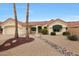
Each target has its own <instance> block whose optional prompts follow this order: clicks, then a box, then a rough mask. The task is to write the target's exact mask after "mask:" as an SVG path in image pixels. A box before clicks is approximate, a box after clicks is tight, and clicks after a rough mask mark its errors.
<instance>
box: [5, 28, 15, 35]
mask: <svg viewBox="0 0 79 59" xmlns="http://www.w3.org/2000/svg"><path fill="white" fill-rule="evenodd" d="M4 34H15V28H13V27H10V28H6V29H4Z"/></svg>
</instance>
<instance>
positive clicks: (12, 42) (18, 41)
mask: <svg viewBox="0 0 79 59" xmlns="http://www.w3.org/2000/svg"><path fill="white" fill-rule="evenodd" d="M33 40H34V38H29V39H26V37H19V38H10V39H8V40H7V41H5V42H4V43H3V44H2V45H0V52H1V51H5V50H8V49H11V48H14V47H17V46H19V45H22V44H24V43H29V42H32V41H33Z"/></svg>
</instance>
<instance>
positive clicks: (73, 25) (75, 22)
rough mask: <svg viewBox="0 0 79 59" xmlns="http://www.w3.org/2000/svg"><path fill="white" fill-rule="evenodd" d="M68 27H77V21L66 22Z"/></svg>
mask: <svg viewBox="0 0 79 59" xmlns="http://www.w3.org/2000/svg"><path fill="white" fill-rule="evenodd" d="M67 25H68V26H69V27H79V21H74V22H67Z"/></svg>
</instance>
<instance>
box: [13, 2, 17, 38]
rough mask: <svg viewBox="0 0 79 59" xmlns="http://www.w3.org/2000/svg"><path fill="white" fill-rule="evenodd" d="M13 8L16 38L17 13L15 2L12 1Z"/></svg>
mask: <svg viewBox="0 0 79 59" xmlns="http://www.w3.org/2000/svg"><path fill="white" fill-rule="evenodd" d="M13 9H14V17H15V38H18V20H17V13H16V4H15V3H13Z"/></svg>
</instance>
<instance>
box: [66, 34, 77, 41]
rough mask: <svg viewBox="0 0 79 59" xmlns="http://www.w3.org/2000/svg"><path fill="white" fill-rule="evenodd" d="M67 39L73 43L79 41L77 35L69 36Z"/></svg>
mask: <svg viewBox="0 0 79 59" xmlns="http://www.w3.org/2000/svg"><path fill="white" fill-rule="evenodd" d="M67 38H68V39H69V40H71V41H78V37H77V35H69V36H67Z"/></svg>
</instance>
